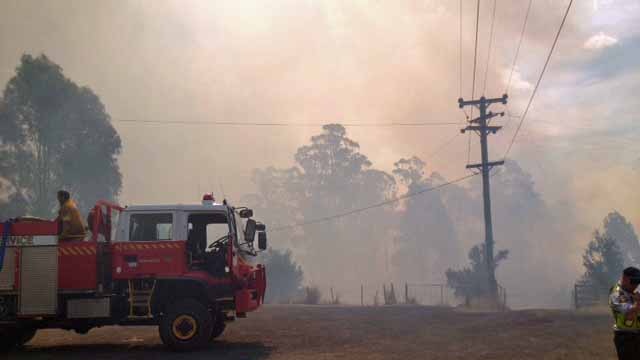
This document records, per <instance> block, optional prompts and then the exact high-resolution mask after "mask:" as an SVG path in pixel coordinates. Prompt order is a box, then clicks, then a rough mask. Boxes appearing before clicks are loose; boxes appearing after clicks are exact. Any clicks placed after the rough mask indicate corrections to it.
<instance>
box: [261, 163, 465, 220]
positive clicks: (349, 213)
mask: <svg viewBox="0 0 640 360" xmlns="http://www.w3.org/2000/svg"><path fill="white" fill-rule="evenodd" d="M476 175H477V174H470V175H466V176H463V177H460V178H457V179H455V180H451V181H448V182H446V183H442V184H440V185H436V186H432V187H430V188H426V189H422V190H418V191H414V192H410V193H406V194H404V195H401V196H397V197H394V198H392V199H389V200H386V201H382V202H379V203H376V204H373V205H369V206H366V207H362V208H357V209H353V210H350V211H345V212H342V213H338V214H335V215H331V216H324V217H320V218H316V219H312V220H308V221H302V222H299V223H295V224H291V225H283V226H278V227H275V228H273V229H271V231H281V230H286V229H293V228H296V227H302V226H306V225H312V224H318V223H323V222H328V221H332V220H335V219H339V218H342V217H345V216H349V215H353V214H357V213H361V212H363V211H367V210H371V209H374V208H377V207H381V206H385V205H389V204H392V203H395V202H398V201H400V200H403V199H407V198H410V197H413V196H418V195H421V194H424V193H427V192H430V191H435V190H439V189H441V188H443V187H445V186H448V185H452V184H455V183H459V182H461V181H464V180H466V179H469V178H471V177H474V176H476Z"/></svg>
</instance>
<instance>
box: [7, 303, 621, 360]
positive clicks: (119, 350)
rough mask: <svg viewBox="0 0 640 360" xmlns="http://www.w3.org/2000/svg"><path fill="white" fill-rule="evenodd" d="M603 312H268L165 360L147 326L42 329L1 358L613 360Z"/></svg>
mask: <svg viewBox="0 0 640 360" xmlns="http://www.w3.org/2000/svg"><path fill="white" fill-rule="evenodd" d="M611 338H612V333H611V328H610V318H609V315H607V314H606V313H599V314H588V313H574V312H569V311H549V310H530V311H511V312H506V313H477V312H473V313H472V312H462V311H457V310H453V309H448V308H435V307H419V306H394V307H349V306H266V307H264V308H262V309H261V310H260V311H258V312H256V313H253V314H249V317H248V318H247V319H239V320H238V321H236V322H235V323H232V324H230V326H229V327H228V328H227V331H226V332H225V334H224V335H223V336H222V337H221V338H220V339H219V340H218V341H215V342H213V343H212V344H211V346H210V347H208V348H206V349H204V350H202V351H198V352H194V353H186V354H184V353H172V352H169V351H168V350H166V349H165V348H164V347H163V346H162V344H161V343H160V339H159V337H158V332H157V329H156V328H155V327H127V328H123V327H105V328H100V329H94V330H92V331H91V332H90V333H89V334H88V335H77V334H75V333H73V332H68V331H60V330H44V331H40V332H39V333H38V335H36V337H35V338H34V339H33V340H32V341H31V342H30V343H29V344H27V345H26V347H25V348H24V349H22V350H20V351H15V352H12V353H9V354H8V358H9V359H65V360H72V359H91V360H94V359H95V360H97V359H194V360H197V359H288V360H293V359H296V360H304V359H354V360H360V359H367V360H373V359H505V360H506V359H576V360H577V359H580V360H588V359H594V360H595V359H598V360H607V359H615V351H614V348H613V345H612V341H611Z"/></svg>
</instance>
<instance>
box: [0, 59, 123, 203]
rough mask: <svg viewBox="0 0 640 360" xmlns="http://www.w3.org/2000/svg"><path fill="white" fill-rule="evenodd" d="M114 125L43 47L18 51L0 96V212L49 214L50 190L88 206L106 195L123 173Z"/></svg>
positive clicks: (96, 101)
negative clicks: (61, 191)
mask: <svg viewBox="0 0 640 360" xmlns="http://www.w3.org/2000/svg"><path fill="white" fill-rule="evenodd" d="M121 147H122V145H121V141H120V137H119V136H118V133H117V132H116V130H115V129H114V128H113V126H112V125H111V122H110V117H109V115H108V114H107V112H106V110H105V107H104V105H103V104H102V102H101V101H100V99H99V98H98V96H97V95H96V94H95V93H94V92H93V91H92V90H91V89H89V88H88V87H82V86H78V85H77V84H75V83H74V82H73V81H72V80H70V79H69V78H67V77H65V75H64V73H63V71H62V68H61V67H60V66H59V65H57V64H56V63H54V62H53V61H51V60H50V59H49V58H48V57H47V56H46V55H40V56H37V57H34V56H32V55H28V54H27V55H23V56H22V58H21V59H20V64H19V65H18V67H17V68H16V74H15V76H13V77H12V78H11V79H10V80H9V82H8V83H7V85H6V87H5V89H4V92H3V94H2V98H1V99H0V169H1V170H2V171H1V174H2V175H0V176H1V179H0V180H2V187H0V191H1V192H3V193H4V194H5V197H6V198H7V201H5V202H4V203H0V208H1V209H2V214H0V215H3V216H16V215H24V214H25V213H29V214H31V215H36V216H50V215H51V213H52V211H53V209H54V208H55V196H56V190H58V189H66V190H68V191H70V192H71V193H72V196H73V197H74V198H75V199H76V200H77V201H78V203H79V205H80V206H81V207H83V208H87V207H88V206H90V205H91V204H92V203H93V202H95V201H96V200H98V199H100V198H107V199H113V198H114V197H116V196H117V195H118V193H119V192H120V188H121V185H122V179H121V174H120V170H119V167H118V159H117V156H118V155H119V153H120V150H121Z"/></svg>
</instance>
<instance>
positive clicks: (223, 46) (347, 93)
mask: <svg viewBox="0 0 640 360" xmlns="http://www.w3.org/2000/svg"><path fill="white" fill-rule="evenodd" d="M567 3H568V1H564V0H553V1H552V0H533V4H532V8H531V13H530V16H529V22H528V25H527V28H526V32H525V37H524V42H523V44H522V48H521V51H520V56H519V59H518V63H517V67H516V70H515V72H514V75H513V80H512V85H511V89H510V92H509V96H510V102H509V111H510V112H511V113H512V114H514V115H518V114H521V113H522V111H523V109H524V106H525V104H526V101H527V99H528V97H529V96H530V94H531V91H532V89H533V85H534V84H535V82H536V80H537V77H538V76H539V73H540V70H541V68H542V65H543V63H544V60H545V58H546V55H547V52H548V50H549V47H550V46H551V43H552V41H553V37H554V36H555V32H556V31H557V28H558V26H559V24H560V21H561V19H562V15H563V12H564V9H565V8H566V5H567ZM493 4H494V3H493V1H490V0H486V1H481V8H480V23H479V34H478V53H477V58H478V62H477V73H476V90H475V94H476V95H481V94H486V96H488V97H498V96H500V95H502V93H503V92H504V90H505V87H506V82H507V79H508V77H509V73H510V69H511V64H512V62H513V58H514V53H515V49H516V46H517V43H518V39H519V35H520V31H521V28H522V23H523V20H524V15H525V11H526V8H527V4H528V1H526V0H519V1H507V0H497V8H496V17H495V29H494V31H495V35H494V40H493V47H492V50H491V53H490V56H489V51H488V50H489V48H488V45H489V38H490V25H491V13H492V11H493ZM475 5H476V2H475V1H471V0H463V1H462V9H460V3H459V2H458V1H445V0H439V1H436V0H423V1H417V0H411V1H357V0H352V1H316V0H313V1H312V0H307V1H299V0H297V1H293V0H283V1H251V2H250V1H101V2H98V1H18V0H15V1H13V0H4V1H3V2H2V3H1V4H0V84H2V85H3V84H5V83H6V81H7V80H8V79H9V78H10V77H11V76H13V74H14V68H15V66H16V65H17V64H18V62H19V58H20V56H21V54H23V53H31V54H34V55H35V54H39V53H45V54H46V55H47V56H49V57H50V58H51V59H52V60H53V61H55V62H57V63H58V64H60V65H61V66H62V68H63V69H64V71H65V74H66V75H67V76H68V77H70V78H71V79H73V80H74V81H75V82H77V83H78V84H80V85H86V86H89V87H90V88H92V89H93V90H94V91H95V92H96V93H97V94H98V95H99V96H100V98H101V99H102V101H103V102H104V104H105V105H106V108H107V111H108V112H109V114H110V115H111V116H112V119H113V120H114V126H115V127H116V129H117V130H118V132H119V133H120V135H121V137H122V139H123V153H122V155H121V158H120V165H121V168H122V173H123V177H124V186H123V191H122V194H121V198H120V200H121V202H123V203H171V202H184V203H187V202H195V201H198V199H199V198H200V195H201V193H203V192H205V191H209V190H212V191H214V192H215V193H216V194H220V193H221V192H222V189H224V192H225V195H226V196H227V197H229V198H232V199H233V198H236V199H237V198H240V197H241V196H242V195H244V194H245V193H249V192H251V191H253V190H254V189H253V185H252V184H251V182H250V179H249V175H250V172H251V170H252V169H253V168H256V167H264V166H267V165H275V166H279V167H286V166H290V165H291V163H292V161H293V154H294V152H295V150H296V149H297V148H298V147H299V146H301V145H303V144H305V143H307V142H308V140H309V137H310V136H312V135H314V134H317V133H318V132H320V127H319V126H316V127H313V126H289V127H265V126H260V127H233V126H206V125H185V124H166V125H163V124H144V123H139V122H133V123H132V122H121V121H120V120H153V121H228V122H238V123H241V122H278V123H292V124H308V123H313V124H318V123H334V122H344V123H390V122H404V123H410V122H458V121H459V122H462V121H463V120H464V115H463V113H462V112H461V111H460V110H459V109H458V107H457V98H458V97H459V96H460V95H462V96H463V97H465V98H469V97H470V96H471V83H472V69H473V55H474V37H475V15H476V13H475ZM460 12H462V42H460ZM639 20H640V4H638V3H637V2H635V1H633V0H628V1H625V0H621V1H603V0H588V1H587V0H580V1H575V2H574V4H573V8H572V10H571V13H570V14H569V17H568V19H567V23H566V25H565V28H564V31H563V33H562V35H561V37H560V40H559V42H558V45H557V49H556V52H555V53H554V55H553V58H552V60H551V64H550V66H549V68H548V69H547V73H546V75H545V78H544V80H543V82H542V85H541V88H540V90H539V92H538V95H537V97H536V98H535V101H534V103H533V106H532V108H531V110H530V113H529V115H528V117H527V120H526V122H525V124H524V127H523V128H522V130H521V132H520V135H519V136H518V138H517V141H516V144H515V146H514V149H513V151H512V152H511V154H510V156H511V157H512V158H513V159H515V160H517V161H518V162H519V163H520V164H521V166H522V167H523V168H524V169H526V170H527V171H528V172H530V173H531V174H533V179H534V181H535V182H536V186H537V190H538V191H539V192H541V193H542V195H543V198H544V199H545V201H547V202H548V203H550V204H561V205H563V204H568V205H566V206H571V207H575V214H576V216H577V220H578V222H579V223H581V224H583V225H584V226H585V227H586V228H588V229H591V228H593V227H596V226H599V225H600V222H601V220H602V218H603V217H604V216H605V215H606V214H607V213H608V212H609V211H610V210H612V209H617V210H619V211H620V212H622V213H623V214H624V215H625V216H627V218H628V219H629V220H630V221H631V222H632V223H634V224H635V226H636V227H638V226H640V207H639V206H638V204H639V203H640V201H639V200H640V195H638V193H637V191H636V189H635V185H636V184H637V180H638V171H639V169H640V161H638V158H639V156H638V154H637V146H636V145H635V140H636V139H637V138H638V135H639V134H638V130H637V129H638V128H637V126H634V125H633V121H634V120H635V119H634V114H635V110H636V108H637V103H638V100H637V99H636V98H635V95H636V94H637V93H638V91H637V90H638V89H639V88H640V75H639V73H638V71H637V70H636V66H637V65H636V62H637V58H638V55H639V50H638V49H640V47H639V46H638V45H640V28H638V26H637V22H638V21H639ZM460 50H461V51H462V54H460ZM460 55H462V56H460ZM460 58H462V63H460ZM488 58H489V59H490V61H489V66H488V67H487V59H488ZM460 68H462V73H460ZM485 74H486V77H485ZM461 84H462V88H461V87H460V85H461ZM500 109H501V107H500V106H495V110H500ZM516 120H517V119H512V120H511V121H509V122H508V123H507V118H506V117H505V118H502V119H499V120H497V121H496V122H497V123H507V124H506V127H505V129H504V131H502V132H500V133H498V134H497V135H495V136H492V137H491V143H490V147H491V149H490V153H491V154H492V157H493V158H496V159H498V158H500V157H501V156H502V155H503V154H504V151H505V149H506V147H507V145H508V143H509V141H510V140H511V136H512V135H513V133H514V131H515V128H516V124H517V121H516ZM347 130H348V135H349V137H351V138H352V139H354V140H356V141H358V142H359V143H360V145H361V151H362V152H363V153H364V154H366V155H367V156H368V157H369V158H370V159H371V161H372V162H373V165H374V167H376V168H379V169H382V170H385V171H389V170H390V169H391V167H392V165H393V163H394V162H395V161H397V160H398V159H399V158H401V157H409V156H412V155H417V156H419V157H421V158H423V159H424V160H425V161H426V162H427V166H428V168H429V171H438V172H440V173H441V174H443V175H444V176H446V177H447V178H454V177H458V176H460V175H463V174H465V171H466V170H465V169H464V165H465V163H466V161H467V149H468V148H467V146H468V143H467V141H468V137H467V136H466V135H460V136H458V137H456V138H455V139H454V140H453V141H452V142H451V144H450V145H448V146H447V147H446V148H444V149H443V150H442V151H440V152H438V153H437V156H435V157H433V158H431V157H430V156H429V155H430V154H432V153H433V152H434V150H435V149H438V147H439V146H440V145H441V144H443V142H445V141H446V140H448V139H450V138H452V137H453V136H455V134H456V133H457V132H458V131H459V126H451V125H444V126H429V127H404V128H401V127H348V128H347ZM471 146H472V148H471V149H472V151H471V161H472V162H474V161H476V160H477V158H478V153H479V151H478V150H479V149H478V148H479V146H478V141H477V139H476V138H475V137H472V142H471ZM322 215H326V214H322ZM283 222H286V221H283ZM498 231H499V230H498ZM571 241H576V245H575V249H576V252H575V254H574V255H575V256H573V257H572V258H570V259H567V261H568V262H571V263H575V266H576V268H578V267H579V263H580V257H579V253H580V250H581V248H582V247H583V246H584V244H585V243H586V242H587V241H588V238H579V239H577V240H574V239H571Z"/></svg>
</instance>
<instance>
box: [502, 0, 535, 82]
mask: <svg viewBox="0 0 640 360" xmlns="http://www.w3.org/2000/svg"><path fill="white" fill-rule="evenodd" d="M532 2H533V0H529V5H528V6H527V12H526V14H525V15H524V22H523V23H522V31H520V40H518V46H517V47H516V54H515V56H514V57H513V64H512V65H511V72H510V73H509V80H508V81H507V87H506V88H505V90H504V93H505V94H508V93H509V88H510V87H511V79H512V78H513V71H514V70H515V68H516V63H517V62H518V55H519V54H520V46H522V39H524V31H525V29H526V28H527V21H528V20H529V12H530V11H531V3H532Z"/></svg>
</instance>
